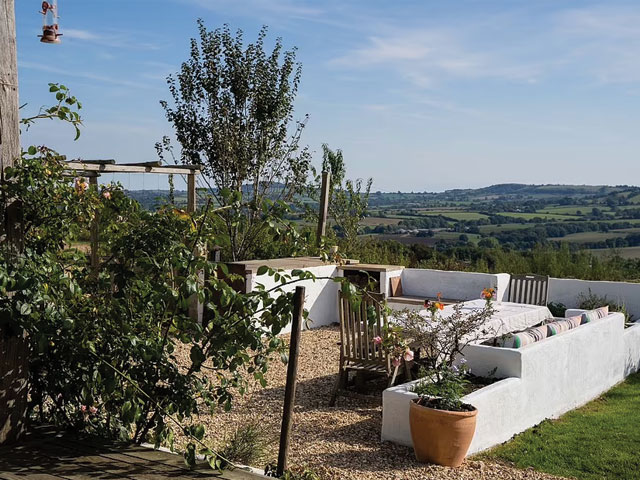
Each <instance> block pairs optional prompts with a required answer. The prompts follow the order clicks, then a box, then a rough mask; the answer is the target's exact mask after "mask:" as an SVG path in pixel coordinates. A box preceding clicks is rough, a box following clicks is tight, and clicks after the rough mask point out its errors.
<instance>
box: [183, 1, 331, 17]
mask: <svg viewBox="0 0 640 480" xmlns="http://www.w3.org/2000/svg"><path fill="white" fill-rule="evenodd" d="M179 1H181V2H187V3H191V4H194V5H197V6H199V7H202V8H206V9H207V10H214V11H222V12H225V13H230V12H235V13H251V14H253V15H255V14H267V15H278V16H286V17H291V18H305V17H317V16H319V15H321V14H322V13H323V10H322V9H320V8H318V7H317V6H315V5H314V4H312V3H309V4H307V5H305V4H304V2H299V1H298V2H294V1H291V0H179ZM312 5H313V6H312Z"/></svg>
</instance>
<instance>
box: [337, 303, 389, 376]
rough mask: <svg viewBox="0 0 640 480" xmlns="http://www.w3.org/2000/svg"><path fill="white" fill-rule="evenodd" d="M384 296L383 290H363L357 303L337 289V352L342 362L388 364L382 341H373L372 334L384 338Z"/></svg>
mask: <svg viewBox="0 0 640 480" xmlns="http://www.w3.org/2000/svg"><path fill="white" fill-rule="evenodd" d="M384 299H385V295H384V294H383V293H373V292H364V293H363V295H362V298H361V301H360V304H359V305H352V303H351V302H350V301H349V299H348V298H346V297H345V296H344V295H343V294H342V292H339V293H338V305H339V310H340V342H341V348H342V351H341V354H342V357H343V360H345V361H346V362H349V363H358V364H362V365H371V366H384V367H385V368H388V365H389V362H388V358H387V354H386V353H385V352H384V349H383V348H382V345H376V344H375V343H374V342H373V339H374V338H375V337H381V338H384V330H385V329H386V327H387V317H386V314H385V313H384V308H383V303H384Z"/></svg>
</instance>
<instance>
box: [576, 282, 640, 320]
mask: <svg viewBox="0 0 640 480" xmlns="http://www.w3.org/2000/svg"><path fill="white" fill-rule="evenodd" d="M604 306H608V307H609V311H610V312H620V313H622V314H623V315H624V318H625V320H626V321H627V322H629V321H631V318H632V316H631V315H630V314H629V312H628V311H627V307H625V305H624V304H623V303H618V302H615V301H613V300H610V299H609V298H608V297H607V296H606V295H597V294H595V293H593V292H592V291H591V289H589V291H588V293H581V294H580V295H578V308H583V309H585V310H593V309H595V308H598V307H604Z"/></svg>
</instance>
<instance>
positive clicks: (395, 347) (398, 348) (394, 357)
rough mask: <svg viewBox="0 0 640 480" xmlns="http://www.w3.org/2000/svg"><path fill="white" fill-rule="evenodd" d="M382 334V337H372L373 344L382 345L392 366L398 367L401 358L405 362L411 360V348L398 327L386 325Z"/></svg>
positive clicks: (412, 354)
mask: <svg viewBox="0 0 640 480" xmlns="http://www.w3.org/2000/svg"><path fill="white" fill-rule="evenodd" d="M383 335H384V338H383V337H380V336H377V337H374V338H373V340H372V341H373V344H374V345H379V346H382V348H383V350H384V351H385V353H386V354H387V355H388V356H389V357H390V359H391V364H392V365H393V366H394V367H399V366H400V365H401V364H402V361H403V360H404V361H405V362H410V361H412V360H413V356H414V353H413V350H411V349H410V348H409V346H408V345H407V343H406V341H405V339H404V337H403V335H402V331H401V330H400V328H399V327H397V326H388V327H387V328H386V330H385V331H384V333H383Z"/></svg>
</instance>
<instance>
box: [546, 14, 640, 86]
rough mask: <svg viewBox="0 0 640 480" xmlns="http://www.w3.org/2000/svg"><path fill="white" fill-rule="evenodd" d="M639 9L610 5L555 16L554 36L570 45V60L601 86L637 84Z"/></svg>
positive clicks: (638, 67)
mask: <svg viewBox="0 0 640 480" xmlns="http://www.w3.org/2000/svg"><path fill="white" fill-rule="evenodd" d="M638 25H640V7H638V6H634V7H628V6H625V7H622V6H612V5H601V6H592V7H587V8H581V9H573V10H567V11H564V12H562V13H561V14H559V15H558V17H557V19H556V22H555V28H556V34H557V35H559V36H562V37H563V38H565V39H567V40H568V41H570V42H571V45H572V47H571V48H570V49H569V51H568V55H569V57H570V60H572V61H573V62H574V64H575V63H578V62H581V63H584V65H585V66H586V68H587V70H588V72H589V73H590V74H592V75H595V77H596V78H597V79H598V80H599V81H601V82H603V83H637V82H640V62H638V58H640V28H638Z"/></svg>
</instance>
